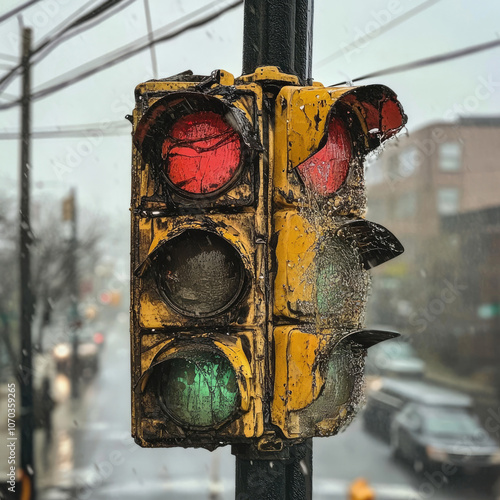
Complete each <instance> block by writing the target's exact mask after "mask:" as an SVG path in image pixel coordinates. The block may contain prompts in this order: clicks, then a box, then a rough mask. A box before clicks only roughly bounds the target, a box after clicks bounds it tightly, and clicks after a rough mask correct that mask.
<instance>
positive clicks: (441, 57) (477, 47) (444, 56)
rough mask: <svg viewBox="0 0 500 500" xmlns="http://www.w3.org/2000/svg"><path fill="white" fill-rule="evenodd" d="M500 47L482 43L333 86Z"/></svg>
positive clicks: (493, 42)
mask: <svg viewBox="0 0 500 500" xmlns="http://www.w3.org/2000/svg"><path fill="white" fill-rule="evenodd" d="M499 45H500V40H492V41H491V42H486V43H482V44H480V45H473V46H471V47H466V48H465V49H460V50H455V51H453V52H447V53H446V54H439V55H437V56H432V57H426V58H425V59H418V60H417V61H413V62H409V63H405V64H399V65H397V66H392V67H390V68H386V69H382V70H379V71H373V72H372V73H367V74H366V75H363V76H358V78H354V79H353V80H351V81H350V82H347V81H345V82H340V83H335V84H333V85H331V87H335V86H336V85H344V84H345V83H351V82H359V81H360V80H366V79H367V78H375V77H377V76H385V75H393V74H394V73H402V72H403V71H409V70H412V69H416V68H422V67H424V66H431V65H432V64H438V63H442V62H446V61H451V60H452V59H458V58H460V57H465V56H469V55H471V54H476V53H478V52H483V51H485V50H489V49H493V48H495V47H498V46H499Z"/></svg>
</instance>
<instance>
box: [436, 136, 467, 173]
mask: <svg viewBox="0 0 500 500" xmlns="http://www.w3.org/2000/svg"><path fill="white" fill-rule="evenodd" d="M461 164H462V146H461V145H460V144H459V143H458V142H445V143H443V144H441V145H440V146H439V169H440V170H441V171H443V172H457V171H458V170H460V166H461Z"/></svg>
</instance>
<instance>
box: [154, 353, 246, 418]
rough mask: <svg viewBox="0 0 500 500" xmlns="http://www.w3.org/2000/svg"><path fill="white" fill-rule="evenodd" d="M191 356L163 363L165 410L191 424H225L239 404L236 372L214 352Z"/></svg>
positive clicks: (160, 387)
mask: <svg viewBox="0 0 500 500" xmlns="http://www.w3.org/2000/svg"><path fill="white" fill-rule="evenodd" d="M192 356H193V357H192V358H189V359H180V358H179V359H173V360H171V361H168V362H166V363H165V364H164V368H163V370H162V375H161V382H160V386H159V392H160V397H161V398H162V401H163V404H164V406H165V409H166V410H167V412H168V413H169V414H170V415H172V416H173V417H174V418H175V419H176V420H178V421H179V422H181V423H183V424H186V425H189V426H194V427H209V426H213V425H217V424H220V423H223V422H224V421H225V420H227V419H228V418H230V417H231V415H232V414H233V413H234V412H235V410H236V409H237V405H238V396H239V392H238V386H237V383H236V375H235V372H234V370H233V368H232V367H231V364H230V363H229V361H228V360H227V359H226V358H225V357H223V356H220V355H219V354H216V353H214V352H200V353H196V354H195V353H193V355H192Z"/></svg>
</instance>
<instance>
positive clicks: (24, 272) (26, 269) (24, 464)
mask: <svg viewBox="0 0 500 500" xmlns="http://www.w3.org/2000/svg"><path fill="white" fill-rule="evenodd" d="M30 57H31V29H29V28H24V29H23V41H22V67H23V78H22V97H21V164H20V177H21V179H20V188H21V196H20V197H21V202H20V210H19V264H20V266H19V271H20V272H19V278H20V307H19V329H20V340H21V346H20V347H21V355H20V366H19V370H18V381H19V386H20V388H21V412H20V417H21V418H20V426H21V454H20V458H21V460H20V465H21V469H22V472H23V475H22V483H21V484H22V488H23V495H22V498H29V499H30V500H33V499H34V498H35V495H36V494H35V465H34V453H33V451H34V450H33V428H34V414H33V367H32V353H31V327H32V322H33V291H32V289H31V270H30V245H31V242H32V234H31V225H30V139H31V75H30V73H31V61H30ZM20 498H21V497H20Z"/></svg>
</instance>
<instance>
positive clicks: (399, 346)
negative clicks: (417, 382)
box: [365, 337, 425, 378]
mask: <svg viewBox="0 0 500 500" xmlns="http://www.w3.org/2000/svg"><path fill="white" fill-rule="evenodd" d="M424 371H425V362H424V361H423V360H422V359H421V358H419V356H418V354H417V353H416V352H415V349H413V347H412V346H411V345H410V344H409V343H408V342H407V341H405V340H404V339H402V338H401V337H398V338H396V339H392V340H388V341H386V342H381V343H380V344H378V345H376V346H374V347H372V348H370V349H369V350H368V355H367V357H366V364H365V374H366V375H378V376H384V377H397V378H422V377H423V376H424Z"/></svg>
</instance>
